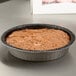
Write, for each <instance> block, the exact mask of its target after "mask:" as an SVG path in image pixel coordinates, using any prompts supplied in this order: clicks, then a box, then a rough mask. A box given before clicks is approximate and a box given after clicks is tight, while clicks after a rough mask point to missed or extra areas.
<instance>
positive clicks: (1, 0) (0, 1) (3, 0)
mask: <svg viewBox="0 0 76 76" xmlns="http://www.w3.org/2000/svg"><path fill="white" fill-rule="evenodd" d="M6 1H10V0H0V3H3V2H6Z"/></svg>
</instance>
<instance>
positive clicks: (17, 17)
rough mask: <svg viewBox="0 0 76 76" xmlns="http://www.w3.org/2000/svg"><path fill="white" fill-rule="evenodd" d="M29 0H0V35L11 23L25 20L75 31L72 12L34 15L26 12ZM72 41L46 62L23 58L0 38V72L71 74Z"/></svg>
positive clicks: (75, 51) (75, 67)
mask: <svg viewBox="0 0 76 76" xmlns="http://www.w3.org/2000/svg"><path fill="white" fill-rule="evenodd" d="M29 3H30V2H29V1H25V0H14V1H8V2H6V3H2V4H0V37H1V34H2V33H3V32H4V31H5V30H7V29H9V28H11V27H14V26H17V25H21V24H26V23H49V24H56V25H61V26H65V27H67V28H68V29H70V30H72V31H73V32H74V33H75V35H76V15H71V14H70V15H34V16H32V15H31V14H30V8H29ZM75 75H76V41H75V43H74V44H73V45H72V46H71V48H70V50H69V53H68V55H66V56H65V57H63V58H61V59H59V60H56V61H52V62H51V61H50V62H41V63H39V62H35V63H33V62H26V61H21V60H19V59H16V58H15V57H13V56H11V55H10V54H9V53H8V50H7V49H5V48H4V47H3V46H2V45H1V41H0V76H75Z"/></svg>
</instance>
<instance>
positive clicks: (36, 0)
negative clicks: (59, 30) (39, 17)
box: [31, 0, 76, 14]
mask: <svg viewBox="0 0 76 76" xmlns="http://www.w3.org/2000/svg"><path fill="white" fill-rule="evenodd" d="M31 4H32V12H33V14H61V13H76V3H52V4H42V0H31Z"/></svg>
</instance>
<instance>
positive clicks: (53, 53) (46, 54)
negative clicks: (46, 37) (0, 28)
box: [1, 24, 75, 61]
mask: <svg viewBox="0 0 76 76" xmlns="http://www.w3.org/2000/svg"><path fill="white" fill-rule="evenodd" d="M27 28H28V29H41V28H48V29H59V30H62V31H64V32H66V33H67V34H68V35H69V36H70V42H69V43H68V45H66V46H64V47H61V48H58V49H54V50H43V51H41V50H32V51H30V50H23V49H19V48H16V47H13V46H11V45H9V44H7V43H6V38H7V37H8V35H9V34H11V33H12V32H13V31H16V30H21V29H27ZM1 41H2V43H3V45H4V46H5V47H6V48H8V50H9V52H10V53H11V54H12V55H13V56H15V57H17V58H20V59H23V60H27V61H49V60H54V59H58V58H60V57H62V56H64V55H65V54H66V53H67V52H68V50H69V47H70V45H72V43H73V42H74V41H75V35H74V34H73V33H72V32H71V31H70V30H68V29H67V28H64V27H61V26H57V25H51V24H24V25H19V26H16V27H13V28H11V29H9V30H7V31H5V32H4V33H3V35H2V37H1Z"/></svg>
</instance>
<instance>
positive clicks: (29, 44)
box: [6, 28, 70, 50]
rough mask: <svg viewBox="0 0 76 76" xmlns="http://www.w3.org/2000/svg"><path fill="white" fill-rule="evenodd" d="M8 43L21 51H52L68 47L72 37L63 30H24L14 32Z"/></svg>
mask: <svg viewBox="0 0 76 76" xmlns="http://www.w3.org/2000/svg"><path fill="white" fill-rule="evenodd" d="M6 42H7V43H8V44H9V45H12V46H14V47H16V48H20V49H27V50H52V49H57V48H61V47H64V46H65V45H67V44H68V43H69V42H70V37H69V35H68V34H67V33H65V32H64V31H62V30H56V29H47V28H44V29H23V30H18V31H14V32H12V33H11V34H10V35H9V36H8V37H7V39H6Z"/></svg>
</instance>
